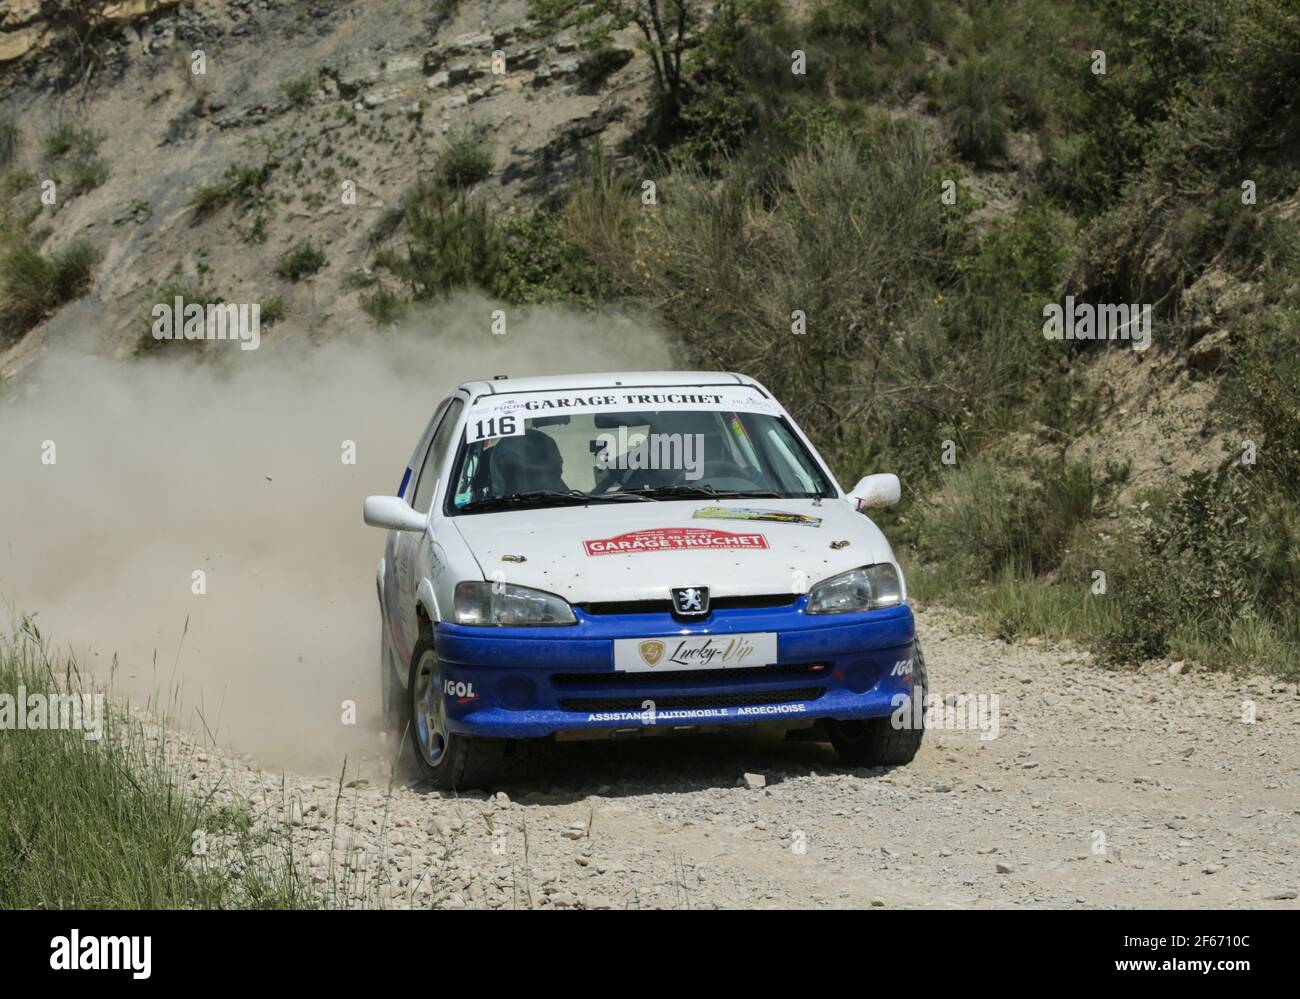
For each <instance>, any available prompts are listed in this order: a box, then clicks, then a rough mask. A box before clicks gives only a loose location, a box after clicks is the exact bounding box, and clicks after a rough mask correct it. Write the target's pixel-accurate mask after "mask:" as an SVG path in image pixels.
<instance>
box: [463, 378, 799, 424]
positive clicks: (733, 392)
mask: <svg viewBox="0 0 1300 999" xmlns="http://www.w3.org/2000/svg"><path fill="white" fill-rule="evenodd" d="M620 410H622V411H628V410H631V411H638V410H652V411H659V412H666V411H674V410H725V411H728V412H730V411H739V412H743V413H773V414H775V413H779V412H780V407H779V406H778V405H777V404H776V403H775V402H774V401H773V400H771V399H765V398H763V396H761V395H760V394H759V393H758V392H757V391H755V390H754V389H752V388H749V387H748V386H737V387H736V388H728V387H725V386H724V387H722V388H719V389H715V390H713V391H707V392H706V391H702V390H694V391H683V392H647V391H644V390H643V391H630V390H618V391H606V392H599V393H587V394H584V393H574V392H548V393H545V394H542V395H535V396H504V395H501V396H488V397H487V398H484V399H480V400H478V401H476V402H475V404H474V407H473V408H472V409H471V410H470V413H469V418H470V419H471V420H473V419H478V418H483V417H488V416H500V415H506V414H520V415H522V416H524V417H525V418H530V417H533V416H551V415H555V414H559V413H599V412H618V411H620Z"/></svg>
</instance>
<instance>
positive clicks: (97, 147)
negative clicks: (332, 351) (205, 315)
mask: <svg viewBox="0 0 1300 999" xmlns="http://www.w3.org/2000/svg"><path fill="white" fill-rule="evenodd" d="M68 7H73V8H78V9H82V8H84V9H85V10H88V11H93V14H86V15H84V16H77V17H74V16H73V15H70V14H66V13H64V14H60V13H59V12H58V8H68ZM0 9H2V10H3V13H2V14H0V64H2V65H3V72H4V74H5V80H6V84H7V86H6V90H5V94H4V98H3V104H2V105H0V111H2V112H3V113H4V114H5V115H6V116H7V117H8V119H10V120H12V121H13V122H15V123H16V125H17V129H18V136H17V149H16V165H17V166H18V167H20V168H21V170H22V173H21V176H22V178H23V181H24V186H23V187H22V189H21V191H20V192H18V194H17V202H18V204H20V205H21V204H22V203H23V197H24V196H26V195H30V198H31V204H32V205H33V206H36V207H37V208H39V215H38V217H37V218H36V219H35V227H37V229H38V231H39V230H40V229H41V228H48V231H49V235H48V238H47V239H46V240H45V241H44V243H43V244H42V249H43V250H45V251H46V252H57V251H58V250H59V249H60V247H64V246H67V245H69V244H71V243H73V242H74V241H77V240H86V241H88V242H89V243H90V244H91V245H92V246H93V247H94V249H95V250H96V251H97V252H98V253H99V255H100V262H99V264H98V266H97V267H96V268H95V269H94V272H93V279H92V281H91V284H90V286H89V290H88V293H87V294H86V295H84V296H83V297H81V298H80V299H78V300H77V301H75V302H71V303H69V304H67V305H66V306H65V307H63V308H60V309H58V310H57V311H54V312H53V314H51V315H47V316H44V317H42V319H41V321H40V322H38V323H37V324H36V325H35V326H34V327H33V328H32V329H31V331H30V332H28V333H26V334H25V335H23V336H20V337H13V336H12V335H11V336H9V337H8V338H7V341H8V342H0V377H3V378H5V379H11V378H13V377H14V376H15V375H16V374H17V373H19V372H20V371H22V370H23V368H24V367H25V366H26V365H27V364H29V363H30V362H31V361H32V360H33V359H34V357H35V356H37V355H38V354H39V352H40V351H41V350H42V349H43V348H45V347H46V346H48V345H51V344H55V343H59V342H61V341H65V340H68V339H69V338H73V337H75V336H77V335H79V334H81V333H84V332H87V331H93V334H94V349H95V350H97V351H106V352H109V353H111V354H113V355H114V356H124V355H127V354H130V353H132V352H134V351H135V350H136V349H137V346H138V344H139V341H140V338H141V335H142V333H147V332H148V329H149V322H148V316H149V307H150V303H151V302H153V301H155V300H157V298H158V293H159V291H160V290H161V289H165V288H168V287H169V286H170V285H174V284H175V283H176V282H181V283H182V284H183V286H184V287H187V288H195V289H202V290H203V291H204V292H205V293H207V294H208V295H211V296H213V297H220V298H222V299H224V300H226V301H231V302H260V303H261V304H262V308H263V314H264V321H265V317H266V315H267V311H268V310H267V306H268V303H272V302H276V303H277V307H276V309H275V310H274V311H272V312H271V316H272V317H274V316H275V314H276V313H277V312H279V307H281V306H282V308H283V314H284V317H285V318H284V320H283V321H282V322H280V323H277V324H276V325H274V326H272V327H271V328H270V329H268V330H267V331H266V335H265V338H264V343H267V344H268V345H269V344H274V343H275V342H277V341H278V340H282V339H283V338H285V337H287V336H293V335H296V334H300V333H306V334H308V335H310V336H312V337H313V338H316V337H330V336H333V335H336V334H338V333H340V332H343V331H346V330H348V329H350V328H354V327H356V326H357V325H358V324H360V323H363V322H366V319H365V317H364V316H363V314H362V312H361V310H360V308H359V305H358V300H359V296H360V294H361V293H360V291H359V290H358V289H359V286H360V285H361V284H363V283H364V275H365V272H366V268H367V267H368V266H369V264H370V261H371V256H372V250H371V233H372V232H373V231H374V227H375V225H376V223H377V222H379V221H380V220H381V219H382V218H383V216H384V213H385V212H386V211H388V210H390V209H392V208H393V206H394V205H395V204H396V203H397V202H398V200H399V198H400V197H401V195H402V193H403V192H404V191H405V190H407V189H408V188H409V187H410V185H411V184H412V183H414V182H415V181H416V179H417V178H418V177H419V176H421V175H422V173H427V172H429V171H431V170H433V169H435V168H436V165H437V163H438V161H439V158H440V156H441V155H442V153H443V152H444V150H445V149H446V147H447V144H448V142H449V141H452V140H454V139H456V138H457V137H462V138H463V137H472V138H473V139H474V141H475V142H476V143H481V145H482V146H483V147H484V148H485V149H486V150H487V151H488V153H489V155H490V158H491V162H490V166H489V167H488V170H487V173H488V175H487V177H486V178H485V179H483V180H482V181H481V182H480V183H477V184H476V188H475V190H476V194H477V193H481V194H482V195H483V196H485V197H486V198H487V199H489V200H490V201H492V202H495V203H496V204H497V207H499V208H501V209H504V210H506V211H509V210H510V209H512V208H513V207H514V206H517V205H525V206H526V205H529V204H532V203H535V202H536V201H537V200H538V199H541V198H544V197H545V196H546V195H548V194H550V193H554V192H556V191H558V190H560V189H561V188H562V187H563V186H564V184H565V183H566V181H567V179H568V178H569V177H570V176H571V175H572V173H573V171H574V168H575V165H576V164H577V163H579V162H580V160H581V156H582V149H583V146H584V143H586V142H587V141H589V140H590V139H592V138H593V137H595V136H599V137H600V140H601V142H602V143H603V144H605V145H607V146H616V145H617V144H618V143H620V142H621V141H622V139H623V138H625V137H626V136H627V135H628V134H629V132H630V130H632V129H633V128H634V127H635V126H636V124H637V122H638V121H639V120H640V118H641V117H642V116H643V115H644V112H645V103H646V96H645V83H646V78H647V74H648V72H649V67H648V64H647V60H646V58H645V57H644V56H643V55H640V54H637V53H636V52H634V50H633V48H632V47H631V46H630V45H628V44H625V43H623V42H622V41H620V40H619V39H615V40H614V43H613V44H612V45H610V46H608V47H606V48H604V49H602V50H601V51H600V52H599V53H591V52H584V51H582V50H581V49H580V47H579V46H578V44H577V43H576V42H575V41H574V40H573V38H571V37H569V36H568V35H566V34H564V33H558V34H544V33H542V32H541V31H539V30H538V29H537V28H536V26H535V25H533V24H532V23H530V22H529V21H528V20H527V18H526V10H525V4H524V2H523V0H506V2H490V0H467V2H461V3H457V2H454V0H446V2H438V3H432V4H430V3H421V2H416V0H383V2H349V0H311V2H306V3H302V2H297V0H187V2H184V3H180V2H175V0H172V2H168V0H134V2H123V3H84V4H72V5H68V4H51V3H42V2H39V0H27V2H21V0H20V2H8V3H5V4H3V6H2V8H0ZM494 53H495V65H494ZM593 56H595V57H597V58H593ZM597 62H598V65H596V63H597ZM53 135H57V136H66V137H68V142H69V143H71V144H72V145H73V146H74V148H72V149H71V150H70V151H68V152H64V153H55V152H54V150H55V149H57V148H58V146H57V144H55V143H54V140H52V139H51V138H50V137H51V136H53ZM78 143H80V146H81V148H76V147H77V145H78ZM78 157H80V158H81V159H80V161H79V160H78ZM86 163H93V164H95V165H94V167H93V169H90V170H89V171H88V172H89V173H90V174H91V177H90V178H89V180H86V179H83V177H82V175H83V173H85V172H87V171H86V169H85V167H84V164H86ZM47 179H53V180H55V181H56V187H55V200H54V203H53V204H51V205H45V204H42V203H41V201H40V198H41V194H42V188H41V186H40V182H42V181H44V180H47ZM353 191H354V192H355V197H354V198H353V197H352V196H351V192H353ZM304 243H306V244H310V245H311V246H312V247H314V248H318V249H319V250H320V251H322V252H323V254H324V258H325V261H324V263H323V265H321V266H320V267H319V269H318V270H317V271H315V273H314V274H313V275H312V276H311V277H310V278H309V279H304V280H292V279H288V278H285V277H281V276H277V274H276V269H277V264H278V262H279V261H280V259H281V258H282V257H283V256H284V255H285V254H286V253H287V252H289V251H290V250H291V249H292V248H294V247H296V246H300V245H302V244H304ZM349 275H353V277H352V278H351V279H350V280H349ZM358 276H361V277H360V279H359V278H358ZM164 297H166V296H164ZM277 300H278V301H277Z"/></svg>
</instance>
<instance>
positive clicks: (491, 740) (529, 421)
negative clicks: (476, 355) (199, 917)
mask: <svg viewBox="0 0 1300 999" xmlns="http://www.w3.org/2000/svg"><path fill="white" fill-rule="evenodd" d="M898 497H899V483H898V478H897V477H896V476H894V475H869V476H867V477H866V478H864V479H862V480H861V481H860V482H858V484H857V485H855V486H854V487H853V489H851V490H850V491H848V492H845V491H844V490H842V489H841V488H840V486H839V484H838V483H837V482H836V481H835V478H834V476H832V475H831V473H830V472H829V471H828V469H827V467H826V463H825V462H824V461H822V459H821V457H820V456H819V455H818V454H817V450H816V448H814V447H813V445H812V443H811V442H810V441H809V440H808V439H807V438H806V437H805V436H804V434H803V432H802V431H801V430H800V429H799V428H798V427H797V426H796V425H795V423H794V421H793V420H792V419H791V418H790V416H789V414H788V413H786V412H785V410H784V409H783V408H782V406H781V405H780V403H779V402H777V401H776V399H774V398H773V397H772V395H771V394H770V393H769V392H768V391H767V390H766V389H765V388H764V387H763V386H762V385H760V384H759V383H758V382H757V381H755V380H754V379H752V378H747V377H745V376H744V375H738V374H731V373H720V372H635V373H623V374H599V375H569V376H559V377H546V378H526V379H503V378H501V377H500V376H498V377H497V378H496V379H494V380H492V381H479V382H466V383H465V384H463V385H461V386H459V387H458V388H457V389H456V390H455V391H454V392H452V393H451V395H449V396H448V397H447V398H446V399H445V400H443V402H442V403H441V405H439V406H438V409H437V411H436V412H435V413H434V416H433V419H432V420H430V422H429V425H428V427H427V428H426V429H425V431H424V434H423V435H422V436H421V438H420V442H419V444H418V445H417V446H416V449H415V453H414V454H413V455H412V457H411V461H410V464H409V466H408V467H407V469H406V473H405V475H404V476H403V477H402V484H401V487H400V488H399V490H398V493H397V495H396V496H371V497H369V498H367V499H366V502H365V520H366V523H368V524H371V525H373V526H376V527H383V528H387V529H388V531H389V534H388V539H387V542H386V545H385V548H384V556H383V558H382V559H381V560H380V562H379V574H378V589H379V608H380V615H381V619H382V639H381V647H380V657H379V659H380V673H381V683H382V689H383V698H384V708H385V712H386V714H387V716H388V719H389V725H390V728H391V729H393V730H394V731H398V732H409V739H410V744H411V748H412V750H413V754H414V757H415V760H416V763H417V764H418V766H419V768H420V770H421V772H422V773H423V774H424V776H425V777H426V778H427V779H428V780H429V781H431V782H432V783H433V784H435V785H436V786H438V787H443V788H466V787H481V786H485V785H488V784H491V783H492V782H493V781H494V780H495V779H496V778H497V777H498V776H499V775H500V774H501V772H502V768H503V766H504V765H505V764H506V762H507V761H508V758H509V757H510V756H512V755H513V754H515V752H516V750H517V749H518V746H519V740H525V739H543V738H581V737H609V736H615V735H626V734H634V733H635V734H658V733H665V732H681V731H690V732H699V731H705V730H712V729H715V728H720V727H722V726H731V725H765V726H773V727H777V728H783V729H786V730H799V729H802V730H805V731H804V732H802V737H808V738H820V739H825V740H829V741H830V742H831V743H832V744H833V745H834V746H835V749H836V750H837V751H838V754H839V756H840V758H841V759H842V760H843V761H844V762H845V763H848V764H850V765H855V766H876V765H898V764H905V763H908V762H910V761H911V759H912V757H913V756H914V755H915V754H916V751H917V749H918V748H919V746H920V743H921V738H922V735H923V731H922V724H921V719H922V717H923V713H922V712H918V711H914V710H910V709H909V707H908V706H909V705H913V704H915V703H917V702H918V701H919V702H920V703H922V704H923V703H924V691H925V687H926V674H925V663H924V658H923V656H922V653H921V649H920V645H919V644H918V643H917V641H916V637H915V626H914V622H913V617H912V611H911V608H910V607H909V606H908V602H907V592H906V588H905V584H904V581H903V574H902V572H901V570H900V569H899V566H898V562H897V561H896V560H895V558H894V553H893V551H892V549H891V548H890V546H889V543H888V541H886V540H885V537H884V535H883V534H882V533H881V532H880V530H879V529H878V528H877V527H876V525H875V524H873V523H872V522H871V520H870V519H868V518H867V517H866V516H865V515H864V514H863V513H862V511H863V510H865V509H868V508H871V507H879V506H885V505H888V504H890V503H894V502H896V501H897V500H898Z"/></svg>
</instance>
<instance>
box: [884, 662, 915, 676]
mask: <svg viewBox="0 0 1300 999" xmlns="http://www.w3.org/2000/svg"><path fill="white" fill-rule="evenodd" d="M889 675H890V676H911V675H912V660H910V659H900V660H898V662H896V663H894V668H893V669H891V670H890V671H889Z"/></svg>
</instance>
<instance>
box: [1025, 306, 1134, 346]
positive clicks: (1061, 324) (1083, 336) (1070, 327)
mask: <svg viewBox="0 0 1300 999" xmlns="http://www.w3.org/2000/svg"><path fill="white" fill-rule="evenodd" d="M1043 318H1044V319H1045V320H1047V321H1046V322H1045V323H1043V336H1044V337H1046V338H1047V339H1048V340H1131V341H1132V343H1133V349H1134V350H1146V349H1147V348H1148V347H1150V346H1151V306H1150V305H1138V304H1136V303H1134V304H1133V305H1126V304H1123V303H1121V304H1119V305H1092V304H1090V303H1087V302H1077V303H1076V302H1075V300H1074V296H1073V295H1066V296H1065V306H1064V307H1062V306H1060V305H1057V304H1056V303H1055V302H1052V303H1050V304H1048V305H1044V306H1043Z"/></svg>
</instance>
